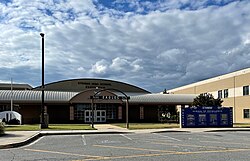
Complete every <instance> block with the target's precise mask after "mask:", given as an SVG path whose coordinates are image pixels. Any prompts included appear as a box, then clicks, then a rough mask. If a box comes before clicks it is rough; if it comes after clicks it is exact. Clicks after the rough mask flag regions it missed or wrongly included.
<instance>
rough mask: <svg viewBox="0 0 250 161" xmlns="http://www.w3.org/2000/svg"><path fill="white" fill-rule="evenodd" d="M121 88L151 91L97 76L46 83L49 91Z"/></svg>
mask: <svg viewBox="0 0 250 161" xmlns="http://www.w3.org/2000/svg"><path fill="white" fill-rule="evenodd" d="M40 88H41V86H38V87H36V88H34V89H33V90H41V89H40ZM96 88H99V89H109V88H115V89H120V90H122V91H123V92H142V93H145V94H147V93H151V92H149V91H147V90H145V89H143V88H140V87H137V86H135V85H132V84H128V83H124V82H119V81H115V80H108V79H96V78H83V79H68V80H62V81H58V82H52V83H48V84H46V85H45V89H46V90H47V91H74V92H81V91H84V90H86V89H96Z"/></svg>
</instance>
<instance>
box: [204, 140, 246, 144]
mask: <svg viewBox="0 0 250 161" xmlns="http://www.w3.org/2000/svg"><path fill="white" fill-rule="evenodd" d="M200 142H204V143H218V144H232V145H250V144H245V143H235V142H220V141H200Z"/></svg>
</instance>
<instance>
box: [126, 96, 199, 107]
mask: <svg viewBox="0 0 250 161" xmlns="http://www.w3.org/2000/svg"><path fill="white" fill-rule="evenodd" d="M195 97H196V95H194V94H144V95H138V96H131V97H130V100H129V103H142V104H143V103H144V104H156V103H157V104H180V105H181V104H190V103H192V102H193V101H194V98H195Z"/></svg>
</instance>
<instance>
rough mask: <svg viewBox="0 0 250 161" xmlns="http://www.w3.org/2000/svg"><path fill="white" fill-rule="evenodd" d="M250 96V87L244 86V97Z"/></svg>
mask: <svg viewBox="0 0 250 161" xmlns="http://www.w3.org/2000/svg"><path fill="white" fill-rule="evenodd" d="M246 95H249V86H243V96H246Z"/></svg>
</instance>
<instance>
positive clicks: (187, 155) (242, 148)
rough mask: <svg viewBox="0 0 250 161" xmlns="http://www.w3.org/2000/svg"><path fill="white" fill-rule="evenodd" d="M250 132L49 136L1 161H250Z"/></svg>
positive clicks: (6, 152)
mask: <svg viewBox="0 0 250 161" xmlns="http://www.w3.org/2000/svg"><path fill="white" fill-rule="evenodd" d="M249 135H250V132H249V131H233V132H232V131H223V132H174V131H172V132H167V131H165V132H157V133H141V132H140V133H121V134H118V133H114V134H105V133H102V134H75V135H49V136H46V137H40V138H39V139H37V140H36V141H34V142H32V143H31V144H28V145H26V146H22V147H19V148H12V149H1V150H0V156H1V157H0V160H1V161H87V160H100V161H101V160H114V161H118V160H119V161H122V160H124V161H138V160H143V161H153V160H156V161H161V160H162V161H165V160H168V161H180V160H183V161H200V160H202V161H211V160H216V161H248V160H249V152H250V138H249Z"/></svg>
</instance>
